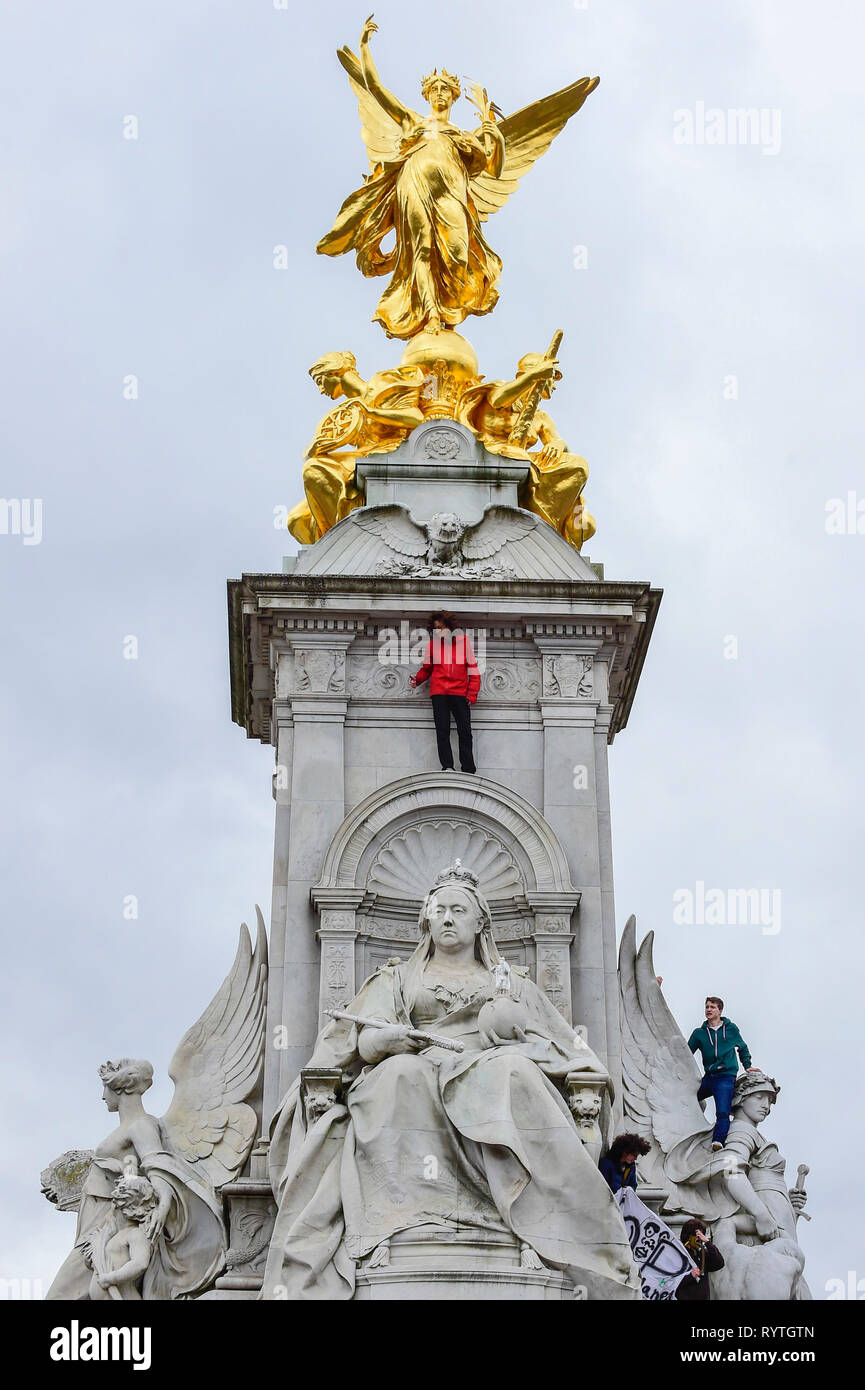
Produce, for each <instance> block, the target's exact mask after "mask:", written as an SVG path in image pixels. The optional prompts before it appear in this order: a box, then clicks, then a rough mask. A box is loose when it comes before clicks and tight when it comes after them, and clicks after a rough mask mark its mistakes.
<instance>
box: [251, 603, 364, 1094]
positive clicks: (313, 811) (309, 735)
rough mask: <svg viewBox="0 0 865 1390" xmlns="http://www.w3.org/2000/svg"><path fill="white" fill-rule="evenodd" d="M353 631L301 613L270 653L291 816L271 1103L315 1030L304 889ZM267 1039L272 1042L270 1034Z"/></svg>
mask: <svg viewBox="0 0 865 1390" xmlns="http://www.w3.org/2000/svg"><path fill="white" fill-rule="evenodd" d="M354 635H355V634H354V625H353V624H352V627H351V629H350V630H348V631H346V630H344V629H343V630H336V631H334V630H333V628H332V626H331V627H328V626H327V624H326V621H325V620H317V619H308V620H305V619H303V618H301V619H298V620H297V626H296V629H295V630H294V631H290V632H288V633H287V634H286V640H285V643H284V645H283V646H281V648H280V652H279V656H278V671H277V688H278V690H279V691H280V693H281V694H282V695H283V696H284V698H286V699H287V700H288V702H289V704H290V710H291V724H292V729H293V738H292V759H291V768H290V775H289V778H288V781H289V785H288V787H287V788H286V789H285V794H286V800H287V802H289V803H290V808H291V809H290V817H291V819H290V825H289V829H288V836H287V841H286V840H280V839H279V838H278V840H277V863H276V864H275V870H276V871H277V872H278V874H279V878H276V877H275V878H274V902H275V904H276V903H277V902H279V904H280V907H281V910H282V916H281V921H280V922H279V923H276V921H275V924H274V930H273V933H272V935H273V937H274V941H276V937H277V936H278V935H281V943H279V944H278V945H276V944H275V945H274V947H273V948H272V949H273V952H274V955H275V956H278V958H279V960H280V964H281V967H282V980H281V990H280V991H279V995H278V999H279V1004H278V1008H279V1019H278V1022H279V1023H280V1024H282V1026H283V1030H284V1036H283V1037H282V1039H281V1042H282V1043H283V1046H282V1047H281V1048H280V1051H279V1054H278V1058H279V1060H278V1064H277V1066H276V1068H271V1070H272V1071H274V1070H275V1072H276V1087H275V1090H276V1092H277V1093H278V1094H277V1099H276V1101H274V1102H273V1103H274V1104H276V1103H278V1099H279V1096H281V1095H283V1094H284V1093H285V1091H286V1089H287V1087H288V1085H289V1083H290V1082H291V1081H292V1080H293V1079H294V1077H295V1076H296V1075H297V1073H298V1072H299V1071H300V1069H301V1067H302V1066H303V1065H304V1063H305V1062H307V1061H308V1060H309V1056H310V1053H311V1052H312V1048H313V1044H314V1042H315V1037H316V1034H317V1032H318V1027H319V973H320V959H321V950H320V946H319V943H318V941H317V940H316V927H317V925H318V924H317V922H316V917H315V913H314V911H313V908H312V904H311V902H310V890H311V888H312V887H313V886H314V884H316V883H317V882H318V880H319V878H320V875H321V869H322V864H323V861H324V855H325V853H326V851H327V847H328V845H329V844H330V841H331V839H332V838H333V836H334V834H335V833H336V831H337V829H338V828H339V826H340V825H341V824H342V821H343V818H344V816H345V749H344V727H345V715H346V709H347V696H346V680H345V670H346V651H347V649H348V647H349V646H350V645H351V643H352V641H353V640H354ZM277 795H278V796H279V793H278V794H277ZM277 805H278V806H279V800H278V801H277ZM283 902H284V907H283ZM270 1041H271V1046H272V1035H271V1040H270ZM272 1096H273V1091H272V1090H271V1091H270V1098H271V1099H272ZM271 1113H272V1111H271ZM266 1120H267V1117H266Z"/></svg>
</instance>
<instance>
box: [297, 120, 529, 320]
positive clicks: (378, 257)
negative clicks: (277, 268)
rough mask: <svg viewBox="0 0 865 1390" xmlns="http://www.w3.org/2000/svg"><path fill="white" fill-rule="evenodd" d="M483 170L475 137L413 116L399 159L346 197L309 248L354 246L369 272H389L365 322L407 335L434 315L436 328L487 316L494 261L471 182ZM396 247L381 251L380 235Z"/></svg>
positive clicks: (334, 250) (325, 250) (493, 296)
mask: <svg viewBox="0 0 865 1390" xmlns="http://www.w3.org/2000/svg"><path fill="white" fill-rule="evenodd" d="M486 165H487V153H486V150H485V149H484V146H483V145H482V144H481V142H480V140H478V139H477V137H476V136H474V135H472V134H471V133H470V132H469V131H465V130H461V129H460V128H459V126H455V125H452V124H450V123H449V122H448V123H443V124H441V125H438V126H436V125H435V123H434V122H432V121H431V120H430V119H427V120H419V121H418V124H417V125H416V126H414V127H413V128H412V129H411V130H410V131H409V133H408V134H407V135H405V136H404V138H403V140H402V143H401V146H400V150H399V155H398V156H397V158H396V159H395V160H394V161H393V162H392V163H387V164H384V165H379V166H378V167H377V169H376V171H375V173H373V174H371V175H370V176H369V178H368V179H367V181H366V183H364V185H363V187H362V188H359V189H358V190H357V191H356V192H354V193H352V194H350V195H349V197H348V198H347V199H346V200H345V202H344V203H343V205H342V207H341V208H340V210H339V214H338V216H337V219H336V222H335V223H334V225H333V228H332V229H331V231H329V232H328V233H327V235H326V236H324V237H322V239H321V241H320V242H319V243H318V246H317V247H316V250H317V251H319V252H320V253H321V254H323V255H326V256H339V255H342V253H343V252H345V251H348V250H355V251H356V254H357V264H358V268H359V269H360V271H361V272H362V273H363V274H364V275H367V276H375V275H388V274H390V273H391V272H393V276H392V279H391V281H390V284H389V285H388V287H387V289H386V290H385V291H384V293H383V295H382V296H381V299H380V300H379V304H378V309H377V311H376V314H375V315H374V318H373V322H378V323H380V324H381V325H382V327H383V328H384V330H385V332H386V333H387V334H388V336H389V337H391V338H411V337H414V335H415V334H416V333H419V332H420V331H421V329H422V328H423V327H424V325H425V324H426V323H427V321H428V320H429V318H430V316H431V315H432V314H434V313H437V314H438V316H439V318H440V319H441V321H442V323H444V324H447V325H449V326H453V325H455V324H458V323H462V321H463V319H465V318H466V316H467V315H468V314H488V313H490V311H491V310H492V309H493V308H494V307H495V304H496V301H497V300H498V289H497V285H498V281H499V277H500V275H501V269H502V263H501V260H500V259H499V257H498V256H497V255H496V253H495V252H494V251H493V250H491V248H490V247H489V246H488V245H487V243H486V241H485V240H484V237H483V235H482V232H481V223H480V218H479V216H478V212H477V209H476V207H475V204H474V200H473V198H472V196H471V190H470V187H469V180H470V178H472V176H473V175H475V174H478V173H481V172H482V171H483V170H484V169H485V168H486ZM392 230H394V231H395V233H396V245H395V246H394V247H393V249H392V250H391V251H382V249H381V243H382V241H383V239H384V238H385V237H386V236H387V234H388V232H390V231H392Z"/></svg>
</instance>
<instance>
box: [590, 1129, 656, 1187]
mask: <svg viewBox="0 0 865 1390" xmlns="http://www.w3.org/2000/svg"><path fill="white" fill-rule="evenodd" d="M648 1152H649V1145H648V1144H647V1143H646V1141H645V1139H641V1138H640V1136H639V1134H620V1135H619V1136H618V1138H617V1139H614V1140H613V1142H612V1144H611V1145H610V1149H609V1153H608V1154H607V1156H606V1158H602V1159H601V1161H600V1163H599V1164H598V1167H599V1168H600V1170H601V1173H602V1175H603V1176H604V1177H605V1178H606V1180H607V1182H608V1183H609V1185H610V1191H611V1192H618V1190H619V1188H620V1187H632V1188H633V1189H634V1191H636V1189H637V1159H638V1158H639V1156H640V1155H641V1154H647V1153H648Z"/></svg>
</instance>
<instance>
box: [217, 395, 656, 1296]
mask: <svg viewBox="0 0 865 1390" xmlns="http://www.w3.org/2000/svg"><path fill="white" fill-rule="evenodd" d="M525 470H526V466H525V464H523V463H521V462H519V461H514V460H508V459H503V458H499V457H497V456H493V455H491V454H489V453H487V451H486V450H485V449H484V448H483V447H482V445H481V444H480V443H479V442H478V441H477V440H476V439H475V437H474V436H473V435H472V434H471V432H470V431H469V430H467V429H465V428H464V427H462V426H460V425H458V424H455V423H454V422H453V421H444V420H431V421H428V422H426V423H425V424H423V425H421V426H419V427H418V428H417V429H416V430H415V431H414V432H413V434H412V435H411V436H410V437H409V439H408V440H406V442H405V444H404V445H402V446H401V448H400V449H398V450H396V451H395V452H393V453H391V454H387V455H383V456H374V455H373V456H370V457H369V458H366V459H364V460H363V461H362V462H361V463H360V465H359V467H358V477H359V478H360V479H361V480H362V481H363V482H364V484H365V487H366V506H364V507H363V508H360V509H358V510H356V511H354V512H352V513H351V514H350V515H349V516H348V517H347V518H346V519H345V520H344V521H342V522H341V523H340V524H339V525H338V526H336V527H334V528H333V529H332V530H331V531H329V532H328V533H327V534H326V535H325V536H324V537H323V538H322V539H321V540H320V541H319V542H317V544H316V545H314V546H310V547H308V548H304V550H303V551H302V553H301V554H300V555H299V556H298V557H297V559H296V561H295V560H292V561H288V562H287V563H286V569H285V572H284V573H283V574H252V575H245V576H244V577H243V579H241V580H236V581H232V582H231V583H230V584H229V614H230V640H231V657H232V709H233V717H234V719H235V720H236V722H237V723H239V724H240V725H241V726H242V727H243V728H244V729H245V730H246V733H247V735H248V737H250V738H257V739H260V740H261V741H263V742H269V743H271V744H272V745H273V747H274V750H275V758H276V769H275V774H274V796H275V799H276V824H275V844H274V879H273V899H272V915H271V951H270V991H269V1000H268V1028H267V1033H268V1038H269V1039H270V1040H271V1042H272V1041H273V1040H274V1039H276V1038H277V1037H278V1038H279V1040H280V1042H279V1046H278V1047H277V1046H271V1048H270V1050H269V1054H268V1057H267V1061H266V1067H265V1080H264V1101H263V1125H264V1128H263V1134H265V1135H266V1133H267V1127H268V1125H269V1122H270V1119H271V1116H272V1115H273V1113H274V1111H275V1109H276V1108H277V1106H278V1104H279V1102H280V1099H281V1098H282V1096H283V1095H284V1094H285V1092H286V1090H287V1089H288V1086H289V1084H290V1083H291V1082H292V1080H293V1079H294V1078H295V1077H296V1076H297V1075H298V1073H299V1071H300V1070H301V1068H302V1067H304V1066H305V1065H306V1063H307V1062H308V1060H309V1057H310V1055H311V1053H312V1049H313V1044H314V1042H315V1037H316V1034H317V1032H318V1031H319V1029H320V1027H321V1025H322V1022H323V1020H324V1017H325V1014H324V1011H325V1009H327V1008H332V1007H334V1006H336V1007H338V1006H340V1005H341V1004H343V1003H344V1002H345V1001H346V1000H348V999H350V998H351V997H352V995H353V994H354V992H355V990H356V988H357V987H358V986H359V985H360V984H361V982H362V981H363V980H364V979H365V978H366V977H367V976H368V975H369V974H371V973H372V972H373V971H374V970H375V969H376V968H377V967H378V966H379V965H381V964H382V963H383V962H385V961H387V960H388V959H391V958H393V957H403V958H404V957H406V956H408V955H409V954H410V953H411V951H412V950H413V949H414V946H415V944H416V942H417V919H418V911H419V908H420V905H421V902H422V900H423V898H424V896H425V894H426V892H427V889H428V888H429V885H430V882H431V880H432V878H434V876H435V874H436V873H437V872H439V871H440V870H441V869H442V868H444V867H445V866H446V865H448V864H450V863H452V862H453V861H454V860H455V859H456V858H459V859H461V860H462V862H463V864H464V865H465V866H466V867H467V868H468V869H471V870H473V871H474V872H475V873H476V874H477V875H478V878H479V881H480V888H481V891H482V892H483V893H484V895H485V897H486V898H487V900H488V902H489V903H490V907H491V911H492V916H493V930H494V934H495V937H496V941H497V943H498V946H499V949H500V951H501V952H502V954H503V955H504V956H505V957H506V958H507V959H508V960H509V961H510V963H511V964H512V965H515V966H520V967H522V968H523V969H525V970H526V971H528V973H529V974H530V975H531V976H532V977H533V978H534V979H535V980H536V982H537V983H538V984H539V985H540V987H541V988H542V989H543V990H544V991H545V992H546V993H547V995H548V996H549V998H550V1000H551V1001H552V1003H553V1004H554V1005H555V1007H556V1008H557V1009H558V1010H559V1011H560V1012H561V1014H562V1016H563V1017H564V1018H565V1019H566V1020H567V1022H568V1023H569V1024H572V1025H573V1026H574V1028H575V1029H576V1030H577V1031H578V1032H579V1033H580V1035H581V1036H582V1037H583V1038H584V1039H585V1040H586V1041H587V1043H588V1045H589V1046H590V1047H591V1048H592V1049H593V1050H594V1051H595V1052H596V1053H597V1055H598V1056H599V1057H600V1058H601V1060H602V1062H603V1063H604V1065H605V1067H606V1068H607V1070H608V1073H609V1077H610V1079H611V1081H612V1088H610V1086H608V1085H607V1079H606V1078H603V1079H602V1080H601V1079H599V1081H598V1085H597V1087H595V1090H594V1091H592V1088H591V1086H590V1085H587V1083H586V1081H585V1079H583V1082H582V1083H581V1085H580V1086H579V1087H576V1088H575V1089H574V1090H573V1091H572V1092H571V1094H570V1100H571V1105H572V1108H573V1111H574V1115H575V1120H576V1122H577V1124H578V1127H579V1128H580V1132H581V1135H582V1137H583V1141H584V1143H586V1145H587V1147H588V1148H589V1149H590V1150H591V1152H592V1155H593V1157H598V1156H600V1153H601V1150H602V1146H603V1144H604V1143H605V1142H608V1140H609V1138H610V1136H611V1134H612V1132H613V1131H614V1130H615V1129H616V1128H617V1127H618V1126H619V1124H620V1104H621V1065H620V1056H621V1040H620V1030H619V1003H618V980H617V974H616V969H617V960H616V940H615V917H614V900H613V876H612V844H611V838H610V807H609V790H608V787H609V784H608V771H607V748H608V745H609V744H610V743H611V742H612V741H613V739H614V738H615V736H616V734H617V733H619V732H620V731H621V730H622V729H623V728H624V727H625V725H626V723H627V720H628V715H629V713H630V709H631V704H632V701H633V698H634V693H635V690H636V686H637V681H638V679H639V674H640V670H641V668H642V664H643V661H644V659H645V655H646V651H647V648H648V642H649V637H650V634H651V629H652V625H653V622H654V619H655V615H656V612H657V607H658V603H659V600H660V594H659V593H658V592H657V591H655V590H653V589H651V588H650V587H649V586H648V585H647V584H645V583H630V582H613V581H608V580H604V579H603V577H602V573H601V569H600V567H599V566H593V565H591V564H590V563H589V562H588V560H587V559H586V558H585V557H583V556H582V555H580V554H579V553H578V552H577V551H576V550H574V549H573V548H572V547H571V546H570V545H568V544H567V542H565V541H564V540H563V538H562V537H561V536H560V535H559V534H558V533H557V532H556V531H554V530H553V529H552V528H551V527H550V526H548V525H546V523H544V522H542V521H541V520H539V519H538V518H536V517H534V516H533V515H532V514H529V513H526V512H523V511H521V510H520V509H519V507H518V490H519V486H520V483H521V482H522V480H523V479H524V477H525ZM443 512H447V513H448V514H451V515H453V516H454V517H455V518H456V521H457V523H458V527H457V530H458V531H459V528H460V527H462V528H463V530H462V533H460V534H462V536H463V539H462V540H460V542H459V544H458V546H457V548H456V549H455V550H452V552H448V553H447V555H449V556H450V558H449V559H448V558H447V555H446V558H445V560H442V558H441V556H442V554H445V552H443V551H438V550H436V549H435V548H434V547H432V546H430V548H427V543H426V540H424V539H423V538H424V537H429V536H430V535H432V534H433V531H434V525H433V524H432V522H433V518H435V517H436V516H438V515H439V514H440V513H443ZM407 536H409V537H414V538H415V539H414V541H413V542H412V544H413V546H414V554H415V556H416V557H417V558H416V559H411V558H407V554H406V550H405V546H406V544H407V542H406V539H405V538H406V537H407ZM418 537H420V538H421V539H420V540H418V539H417V538H418ZM401 546H402V547H403V548H402V549H401V548H400V547H401ZM410 548H411V547H410ZM424 551H425V552H426V553H422V552H424ZM477 555H480V556H481V559H480V560H476V559H474V558H473V557H474V556H477ZM440 608H448V609H450V610H451V611H452V612H453V613H454V614H455V615H457V617H458V620H459V623H460V625H461V626H462V627H463V628H464V629H466V630H467V631H468V633H469V635H470V637H471V640H472V642H473V645H474V648H475V652H476V655H477V658H478V663H479V665H480V667H481V672H482V683H481V693H480V698H479V700H478V703H477V705H476V706H475V707H474V708H473V710H472V725H473V733H474V743H475V760H476V763H477V767H478V774H477V775H476V776H469V775H468V774H463V773H459V772H457V773H447V774H445V773H442V772H441V771H440V770H439V765H438V757H437V751H436V740H435V733H434V728H433V720H432V712H431V708H430V702H429V695H428V689H427V688H423V687H422V688H420V689H418V690H412V689H411V687H410V685H409V677H410V675H411V674H412V673H413V672H414V671H415V670H416V669H417V668H418V666H419V665H420V661H421V653H422V650H423V645H424V640H425V638H426V635H427V627H428V620H429V614H430V612H431V611H432V610H435V609H440ZM313 1080H314V1079H313ZM319 1083H320V1086H324V1087H325V1090H326V1079H325V1080H324V1081H321V1079H320V1078H319V1081H318V1082H316V1085H319ZM320 1086H319V1089H320ZM312 1090H313V1091H314V1090H315V1087H314V1086H313V1088H312ZM590 1092H591V1093H590ZM310 1094H312V1091H310ZM611 1096H612V1097H613V1099H612V1100H611ZM316 1103H317V1102H316ZM264 1144H265V1141H264V1139H263V1140H262V1149H263V1147H264ZM458 1244H459V1242H456V1243H454V1244H453V1245H452V1247H451V1251H450V1254H451V1256H452V1257H453V1259H456V1258H457V1247H458ZM497 1260H498V1256H497ZM402 1269H403V1265H401V1264H400V1256H399V1254H397V1255H395V1256H394V1259H393V1263H392V1265H391V1266H388V1267H387V1268H383V1269H380V1270H368V1271H365V1272H364V1273H363V1274H362V1277H361V1281H360V1282H359V1284H358V1293H357V1297H358V1298H362V1299H366V1298H373V1297H375V1298H396V1297H403V1296H411V1297H413V1298H417V1297H443V1296H451V1295H450V1294H442V1293H440V1292H435V1290H436V1289H440V1288H444V1287H448V1288H450V1289H451V1290H452V1289H453V1288H455V1287H456V1285H455V1283H454V1280H455V1279H456V1278H457V1275H459V1279H460V1280H463V1282H466V1283H471V1284H472V1285H473V1291H472V1294H471V1296H472V1297H490V1298H501V1297H510V1296H514V1297H531V1298H535V1297H537V1298H549V1297H556V1298H559V1297H562V1296H563V1294H562V1292H561V1289H562V1287H563V1286H562V1285H561V1283H560V1282H557V1279H558V1276H552V1275H549V1277H548V1272H547V1274H540V1275H539V1274H538V1272H537V1271H530V1270H522V1269H520V1268H519V1262H518V1261H517V1265H516V1266H513V1265H507V1264H505V1265H504V1266H501V1265H500V1262H499V1263H497V1264H496V1268H495V1270H493V1272H492V1273H491V1272H490V1269H489V1268H487V1267H486V1266H484V1265H482V1266H481V1267H474V1266H471V1267H463V1266H459V1268H456V1269H450V1268H448V1269H447V1270H445V1269H444V1267H441V1268H438V1269H432V1268H426V1267H424V1268H420V1267H417V1266H411V1267H409V1266H405V1272H403V1273H401V1272H400V1271H401V1270H402ZM445 1275H446V1276H447V1277H445ZM440 1276H441V1277H440ZM499 1276H501V1277H499ZM400 1281H402V1282H400ZM442 1281H443V1282H442ZM409 1284H411V1286H412V1289H413V1292H412V1293H411V1294H410V1295H406V1293H405V1290H406V1288H407V1287H408V1285H409ZM506 1286H507V1287H511V1288H513V1289H515V1290H516V1289H519V1290H521V1291H520V1292H517V1293H514V1294H513V1295H511V1294H506V1293H503V1292H502V1290H503V1289H504V1288H505V1287H506ZM394 1290H402V1292H394ZM457 1296H458V1295H457ZM611 1296H614V1295H611Z"/></svg>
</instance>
